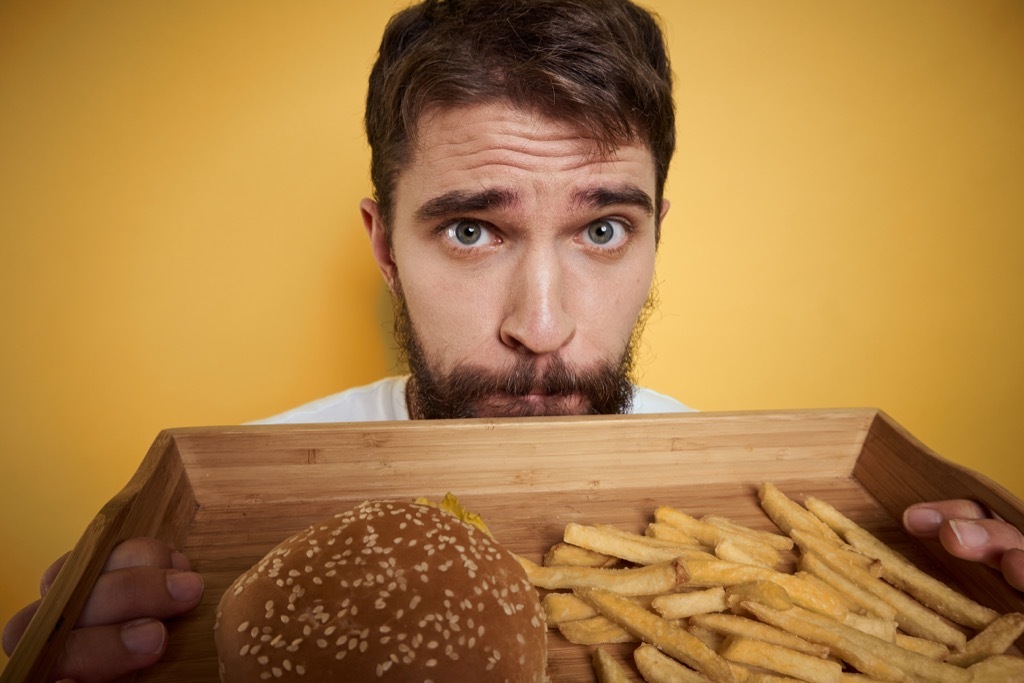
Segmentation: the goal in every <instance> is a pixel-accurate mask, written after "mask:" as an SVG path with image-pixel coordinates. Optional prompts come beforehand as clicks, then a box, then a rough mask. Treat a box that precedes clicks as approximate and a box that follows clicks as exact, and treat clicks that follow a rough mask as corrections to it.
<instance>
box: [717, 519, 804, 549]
mask: <svg viewBox="0 0 1024 683" xmlns="http://www.w3.org/2000/svg"><path fill="white" fill-rule="evenodd" d="M700 521H702V522H704V523H705V524H710V525H712V526H717V527H718V528H720V529H724V530H726V531H729V532H732V533H734V534H738V535H741V536H750V537H752V538H754V539H756V540H758V541H760V542H761V543H764V544H766V545H770V546H771V547H773V548H775V549H776V550H792V549H793V539H791V538H789V537H788V536H783V535H782V534H776V533H773V532H771V531H762V530H761V529H751V528H750V527H747V526H743V525H742V524H737V523H736V522H734V521H732V520H731V519H728V518H727V517H720V516H718V515H704V516H703V517H701V518H700Z"/></svg>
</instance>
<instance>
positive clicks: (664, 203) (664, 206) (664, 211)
mask: <svg viewBox="0 0 1024 683" xmlns="http://www.w3.org/2000/svg"><path fill="white" fill-rule="evenodd" d="M670 206H672V203H671V202H669V200H667V199H662V200H661V215H660V216H659V217H658V220H659V221H664V220H665V216H666V215H668V209H669V207H670Z"/></svg>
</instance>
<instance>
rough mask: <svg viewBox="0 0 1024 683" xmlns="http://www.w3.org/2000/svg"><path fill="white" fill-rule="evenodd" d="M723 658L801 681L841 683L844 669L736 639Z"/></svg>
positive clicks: (724, 650) (780, 648)
mask: <svg viewBox="0 0 1024 683" xmlns="http://www.w3.org/2000/svg"><path fill="white" fill-rule="evenodd" d="M721 655H722V656H723V657H724V658H726V659H728V660H729V661H731V662H739V663H740V664H747V665H750V666H759V667H763V668H765V669H769V670H771V671H777V672H778V673H781V674H784V675H786V676H791V677H793V678H796V679H798V680H801V681H812V682H814V683H840V680H839V676H840V674H841V673H842V671H843V667H842V665H841V664H839V663H838V662H833V661H830V660H828V659H821V658H819V657H814V656H811V655H807V654H804V653H802V652H797V651H796V650H791V649H789V648H787V647H783V646H781V645H776V644H774V643H766V642H764V641H763V640H752V639H750V638H743V637H738V636H732V637H730V638H729V639H727V640H726V641H725V645H723V646H722V650H721Z"/></svg>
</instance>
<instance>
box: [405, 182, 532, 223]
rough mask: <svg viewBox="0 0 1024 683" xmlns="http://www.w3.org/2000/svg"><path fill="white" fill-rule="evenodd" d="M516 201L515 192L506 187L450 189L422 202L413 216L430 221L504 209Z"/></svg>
mask: <svg viewBox="0 0 1024 683" xmlns="http://www.w3.org/2000/svg"><path fill="white" fill-rule="evenodd" d="M518 202H519V198H518V197H517V196H516V194H515V193H514V192H512V191H511V190H506V189H500V188H498V189H491V190H481V191H480V192H466V191H464V190H452V191H451V192H445V193H444V194H442V195H440V196H437V197H433V198H432V199H428V200H427V201H425V202H423V204H421V205H420V207H419V208H418V209H416V215H415V218H416V220H417V221H430V220H435V219H438V218H446V217H448V216H458V215H461V214H470V213H478V212H480V211H488V210H494V209H505V208H508V207H510V206H514V205H515V204H517V203H518Z"/></svg>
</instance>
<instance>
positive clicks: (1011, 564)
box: [999, 548, 1024, 591]
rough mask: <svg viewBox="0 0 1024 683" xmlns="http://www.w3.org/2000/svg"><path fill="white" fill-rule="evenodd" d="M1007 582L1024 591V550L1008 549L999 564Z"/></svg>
mask: <svg viewBox="0 0 1024 683" xmlns="http://www.w3.org/2000/svg"><path fill="white" fill-rule="evenodd" d="M999 568H1000V569H1001V570H1002V572H1003V577H1004V578H1005V579H1006V582H1007V583H1008V584H1010V585H1011V586H1013V587H1014V588H1016V589H1017V590H1019V591H1024V550H1022V549H1020V548H1014V549H1013V550H1007V551H1006V553H1005V554H1004V555H1003V560H1002V562H1000V564H999Z"/></svg>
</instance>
